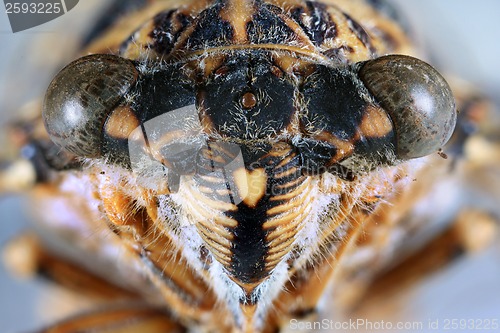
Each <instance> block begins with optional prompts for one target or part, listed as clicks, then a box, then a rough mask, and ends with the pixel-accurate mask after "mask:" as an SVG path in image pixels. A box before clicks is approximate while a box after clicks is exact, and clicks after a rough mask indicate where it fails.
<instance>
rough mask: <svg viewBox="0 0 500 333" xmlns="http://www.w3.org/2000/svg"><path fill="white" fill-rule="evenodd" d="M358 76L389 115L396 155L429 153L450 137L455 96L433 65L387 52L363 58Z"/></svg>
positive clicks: (410, 156)
mask: <svg viewBox="0 0 500 333" xmlns="http://www.w3.org/2000/svg"><path fill="white" fill-rule="evenodd" d="M359 77H360V78H361V80H362V81H363V83H364V84H365V86H366V88H367V89H368V90H369V91H370V93H371V94H372V95H373V96H374V97H375V99H376V100H377V102H378V103H380V105H381V106H382V107H383V108H384V109H385V110H386V111H387V112H388V113H389V115H390V117H391V119H392V122H393V124H394V129H395V132H396V155H397V157H398V158H400V159H412V158H418V157H422V156H425V155H429V154H431V153H433V152H435V151H437V150H438V149H439V148H441V147H442V146H443V145H444V144H445V143H446V142H447V141H448V140H449V138H450V136H451V134H452V133H453V130H454V128H455V123H456V119H457V112H456V109H455V100H454V98H453V94H452V92H451V89H450V87H449V86H448V83H447V82H446V81H445V79H444V78H443V77H442V76H441V75H440V74H439V73H438V72H437V71H436V70H435V69H434V68H433V67H432V66H430V65H429V64H427V63H425V62H423V61H421V60H419V59H416V58H412V57H409V56H403V55H390V56H384V57H380V58H377V59H374V60H370V61H367V62H365V63H364V64H363V65H362V67H361V68H360V70H359Z"/></svg>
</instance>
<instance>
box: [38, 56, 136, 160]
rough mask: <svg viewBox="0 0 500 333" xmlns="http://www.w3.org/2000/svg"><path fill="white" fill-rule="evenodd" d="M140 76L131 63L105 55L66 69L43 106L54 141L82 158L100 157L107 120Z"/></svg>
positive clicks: (47, 125) (77, 61)
mask: <svg viewBox="0 0 500 333" xmlns="http://www.w3.org/2000/svg"><path fill="white" fill-rule="evenodd" d="M138 76H139V73H138V71H137V70H136V68H135V66H134V64H133V63H132V62H131V61H129V60H127V59H124V58H120V57H118V56H113V55H105V54H95V55H90V56H86V57H82V58H80V59H78V60H75V61H74V62H72V63H70V64H69V65H68V66H66V67H65V68H63V69H62V70H61V71H60V72H59V73H58V74H57V75H56V77H55V78H54V79H53V80H52V82H51V83H50V85H49V87H48V89H47V93H46V95H45V100H44V104H43V113H42V114H43V119H44V123H45V127H46V128H47V132H48V133H49V135H50V138H51V139H52V141H54V142H55V143H56V144H57V145H59V146H60V147H62V148H64V149H66V150H68V151H70V152H72V153H74V154H76V155H78V156H81V157H89V158H92V157H99V156H101V155H102V138H103V131H104V129H103V127H104V124H105V122H106V119H107V118H108V116H109V114H110V113H111V112H112V111H113V110H114V109H115V108H116V107H117V106H118V105H119V104H120V103H121V101H122V100H123V97H124V95H125V94H126V93H127V92H128V91H129V90H130V88H131V87H132V86H133V85H134V84H135V82H136V81H137V78H138Z"/></svg>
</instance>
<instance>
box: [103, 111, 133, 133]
mask: <svg viewBox="0 0 500 333" xmlns="http://www.w3.org/2000/svg"><path fill="white" fill-rule="evenodd" d="M139 126H140V122H139V119H137V117H136V115H135V113H134V111H133V110H132V109H130V107H128V106H119V107H118V108H117V109H116V110H115V111H113V113H112V114H111V116H110V117H109V119H108V120H107V121H106V125H105V129H106V133H108V135H109V136H111V137H113V138H116V139H128V137H129V135H130V133H132V131H133V130H135V129H136V128H137V127H139Z"/></svg>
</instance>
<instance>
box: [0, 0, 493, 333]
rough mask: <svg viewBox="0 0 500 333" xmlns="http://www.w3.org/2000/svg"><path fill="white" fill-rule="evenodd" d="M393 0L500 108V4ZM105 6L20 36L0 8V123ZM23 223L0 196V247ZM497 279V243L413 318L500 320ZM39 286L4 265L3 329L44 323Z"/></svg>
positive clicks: (445, 67) (429, 289) (442, 280)
mask: <svg viewBox="0 0 500 333" xmlns="http://www.w3.org/2000/svg"><path fill="white" fill-rule="evenodd" d="M391 2H392V3H394V4H395V5H397V6H398V7H400V8H401V9H402V10H403V12H404V15H405V16H406V17H407V19H408V20H409V21H410V23H411V25H412V26H413V28H414V30H416V31H417V37H418V40H419V41H420V43H421V44H422V45H423V46H424V47H425V48H426V49H427V50H428V51H429V52H430V54H431V58H430V59H431V60H432V61H433V63H434V64H436V65H437V66H438V67H439V68H440V69H441V70H442V71H443V72H445V73H454V74H457V75H459V76H461V77H463V78H465V79H467V80H469V81H471V82H473V83H474V84H475V85H476V86H477V87H478V88H479V89H482V90H483V91H484V92H485V93H487V94H488V95H490V96H491V97H492V98H493V99H495V100H496V101H497V102H498V104H499V105H500V60H499V59H500V39H499V37H498V36H499V33H500V19H499V18H500V1H498V0H479V1H470V0H392V1H391ZM103 3H105V2H104V1H97V0H92V1H91V0H85V1H80V4H79V5H78V6H77V7H76V8H75V9H74V10H73V11H71V12H69V13H68V14H66V15H65V16H64V17H62V18H60V19H58V20H56V21H54V22H51V23H48V24H45V25H43V26H40V27H37V28H33V29H31V30H28V31H25V32H20V33H17V34H12V32H11V31H10V27H9V25H8V22H7V17H6V14H5V13H4V12H3V9H4V8H3V6H2V5H0V11H1V12H0V45H2V48H1V49H2V52H1V55H0V60H1V61H0V123H4V122H5V121H6V120H7V119H11V118H12V115H13V114H15V113H16V109H17V108H19V107H20V106H22V105H23V104H24V103H25V102H26V101H27V100H29V99H31V98H34V97H36V96H40V95H42V94H43V91H44V90H45V87H46V86H47V84H48V82H49V80H50V78H51V77H52V75H53V74H54V73H55V72H56V71H57V69H58V68H60V67H61V66H62V65H63V64H64V63H67V62H68V61H70V60H71V59H73V58H74V57H75V53H73V52H72V51H67V50H72V49H74V46H75V45H77V44H78V37H77V36H79V34H78V31H79V27H80V26H82V25H85V24H86V23H87V22H92V21H93V19H94V18H95V16H94V15H93V14H88V13H89V12H87V9H86V8H87V7H88V8H91V7H93V6H97V5H101V6H102V4H103ZM41 40H42V41H43V42H40V41H41ZM37 59H38V60H37ZM499 132H500V130H499ZM499 205H500V203H499ZM26 225H27V217H26V214H25V213H24V212H23V208H22V206H21V205H20V203H19V200H17V198H15V197H9V198H5V197H0V244H3V243H4V242H5V241H6V240H7V239H8V238H10V237H11V236H12V235H14V234H15V233H17V232H18V231H19V230H21V229H23V228H25V227H26ZM499 281H500V255H499V248H498V247H497V248H495V249H492V250H491V251H488V252H486V253H483V254H481V255H479V256H474V257H471V258H468V259H466V260H463V261H461V262H459V263H457V264H455V265H453V266H452V267H451V268H450V269H448V270H446V271H444V272H442V273H440V274H438V275H436V276H434V277H433V278H432V279H430V280H429V281H428V282H427V283H426V284H425V285H422V286H421V287H420V289H419V291H420V292H419V293H417V295H416V296H415V299H414V300H413V305H412V307H411V311H413V315H412V317H414V318H416V319H417V320H422V321H427V320H428V319H429V318H436V317H441V318H450V316H452V317H455V318H466V319H469V318H472V319H474V318H478V319H481V318H483V319H486V318H498V319H500V288H499V287H498V282H499ZM40 286H41V284H40V283H39V282H23V281H21V282H20V281H17V280H13V279H12V278H10V277H9V276H8V274H7V273H6V272H5V269H4V268H3V266H1V265H0V331H1V332H7V333H8V332H20V331H26V330H29V329H33V328H35V327H38V326H39V325H40V324H41V323H43V320H41V319H40V318H38V317H37V316H36V311H37V307H39V306H40V304H39V303H37V302H36V299H37V295H38V294H39V287H40ZM419 332H426V331H419ZM461 332H466V331H461Z"/></svg>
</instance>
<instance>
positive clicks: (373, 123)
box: [359, 106, 392, 138]
mask: <svg viewBox="0 0 500 333" xmlns="http://www.w3.org/2000/svg"><path fill="white" fill-rule="evenodd" d="M391 131H392V122H391V119H390V118H389V115H388V114H387V113H386V112H385V111H384V110H382V109H381V108H377V107H375V106H368V107H367V108H366V110H365V115H364V116H363V119H361V124H359V132H360V135H362V136H365V137H370V138H381V137H384V136H386V135H387V134H389V133H390V132H391Z"/></svg>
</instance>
